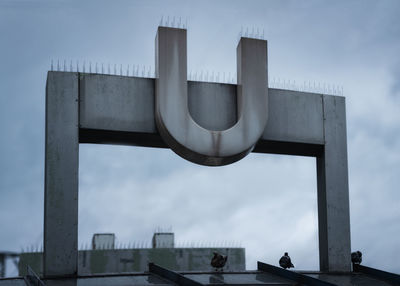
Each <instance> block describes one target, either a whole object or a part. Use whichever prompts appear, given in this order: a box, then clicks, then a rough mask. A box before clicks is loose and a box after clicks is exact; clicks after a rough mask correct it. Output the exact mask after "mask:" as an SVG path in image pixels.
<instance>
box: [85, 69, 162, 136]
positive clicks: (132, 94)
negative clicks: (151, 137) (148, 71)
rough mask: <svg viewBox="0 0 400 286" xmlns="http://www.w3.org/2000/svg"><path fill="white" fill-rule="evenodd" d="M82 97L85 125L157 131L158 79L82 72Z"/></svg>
mask: <svg viewBox="0 0 400 286" xmlns="http://www.w3.org/2000/svg"><path fill="white" fill-rule="evenodd" d="M80 100H81V104H80V122H79V123H80V126H81V127H82V128H90V129H104V130H118V131H130V132H148V133H154V132H157V130H156V126H155V121H154V80H151V79H137V78H129V77H124V76H113V77H110V76H107V75H98V74H82V75H81V76H80ZM116 127H117V129H115V128H116Z"/></svg>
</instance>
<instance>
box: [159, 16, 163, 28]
mask: <svg viewBox="0 0 400 286" xmlns="http://www.w3.org/2000/svg"><path fill="white" fill-rule="evenodd" d="M163 17H164V16H161V21H160V26H162V25H163Z"/></svg>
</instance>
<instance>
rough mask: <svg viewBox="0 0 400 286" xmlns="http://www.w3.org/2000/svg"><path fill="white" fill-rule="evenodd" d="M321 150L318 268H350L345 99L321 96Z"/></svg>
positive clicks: (348, 269)
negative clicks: (322, 111)
mask: <svg viewBox="0 0 400 286" xmlns="http://www.w3.org/2000/svg"><path fill="white" fill-rule="evenodd" d="M323 109H324V138H325V145H324V151H323V154H322V155H321V156H318V157H317V189H318V232H319V256H320V270H321V271H347V272H349V271H351V257H350V255H351V251H350V249H351V248H350V213H349V186H348V167H347V134H346V107H345V99H344V98H343V97H338V96H324V97H323Z"/></svg>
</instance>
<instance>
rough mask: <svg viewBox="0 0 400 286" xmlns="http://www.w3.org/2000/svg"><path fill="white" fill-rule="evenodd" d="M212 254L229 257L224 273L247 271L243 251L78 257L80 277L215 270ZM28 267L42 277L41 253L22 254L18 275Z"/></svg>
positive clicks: (108, 252) (113, 252) (86, 253)
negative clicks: (155, 269)
mask: <svg viewBox="0 0 400 286" xmlns="http://www.w3.org/2000/svg"><path fill="white" fill-rule="evenodd" d="M213 251H217V252H219V253H222V254H224V255H228V261H227V264H226V266H225V267H224V270H227V271H244V270H245V267H246V263H245V249H244V248H143V249H98V250H82V251H79V256H78V273H79V275H90V274H105V273H127V272H143V271H147V270H148V263H149V262H153V263H156V264H158V265H161V266H163V267H166V268H168V269H171V270H177V271H212V270H213V268H212V267H211V265H210V262H211V258H212V257H213ZM27 265H29V266H30V267H31V268H32V269H33V270H34V271H35V272H36V273H38V274H39V275H42V273H43V269H42V253H40V252H34V253H23V254H21V258H20V262H19V266H18V269H19V275H20V276H23V275H26V267H27Z"/></svg>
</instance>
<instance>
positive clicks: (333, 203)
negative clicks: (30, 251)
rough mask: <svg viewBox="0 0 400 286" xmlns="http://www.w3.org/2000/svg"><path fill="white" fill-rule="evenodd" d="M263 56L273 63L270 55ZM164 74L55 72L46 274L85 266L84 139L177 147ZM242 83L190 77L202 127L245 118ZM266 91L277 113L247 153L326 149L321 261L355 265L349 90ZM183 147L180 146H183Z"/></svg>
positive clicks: (320, 159) (271, 112)
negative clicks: (162, 106)
mask: <svg viewBox="0 0 400 286" xmlns="http://www.w3.org/2000/svg"><path fill="white" fill-rule="evenodd" d="M160 29H163V30H166V31H171V30H170V29H172V28H159V32H160ZM175 30H180V31H176V32H178V33H182V32H183V31H182V30H181V29H175ZM184 33H186V31H184ZM185 35H186V34H185ZM245 40H246V39H241V42H242V43H243V41H245ZM265 48H266V44H265ZM185 57H186V55H185ZM238 57H239V55H238ZM265 61H267V58H266V57H265ZM263 64H264V65H265V67H266V65H267V62H264V63H263ZM160 69H162V67H159V70H160ZM185 71H186V69H185ZM248 72H250V73H251V72H252V71H251V69H250V70H249V71H248ZM265 75H267V70H266V71H265ZM185 76H186V74H185ZM159 79H160V77H158V79H152V78H138V77H128V76H116V75H104V74H88V73H79V72H53V71H52V72H49V73H48V75H47V84H46V140H45V141H46V142H45V144H46V147H45V149H46V150H45V205H44V257H43V263H44V265H43V269H44V275H45V276H46V277H62V276H63V277H66V276H76V275H77V274H78V273H77V267H78V261H77V260H78V170H79V144H80V143H97V144H122V145H131V146H144V147H160V148H170V147H171V146H172V148H173V149H174V148H175V147H174V146H173V143H171V142H166V141H165V136H161V135H160V132H159V129H158V128H157V124H156V112H157V109H156V89H157V85H158V83H157V81H158V80H159ZM265 80H266V79H265ZM238 82H239V84H240V83H241V81H238ZM265 83H266V84H267V82H265ZM265 87H267V85H265ZM237 88H238V86H237V85H234V84H222V83H207V82H194V81H187V97H188V98H187V104H188V107H189V108H188V112H190V115H191V117H192V118H193V120H194V121H195V122H196V123H197V124H198V125H200V126H201V127H202V128H204V129H208V130H213V132H215V131H220V132H223V131H224V130H226V129H229V128H231V127H232V126H233V125H235V123H236V122H237V121H238V118H240V110H241V106H240V102H241V101H240V99H239V100H238V94H239V93H237ZM266 94H267V96H268V97H267V100H268V102H267V114H268V122H266V126H265V128H264V129H263V132H262V133H261V134H260V138H259V140H258V141H257V143H256V145H255V146H251V145H250V147H249V148H247V149H246V151H245V153H246V154H247V153H248V152H250V151H252V152H258V153H272V154H287V155H302V156H312V157H315V158H316V167H317V192H318V194H317V196H318V231H319V257H320V270H321V271H345V272H347V271H350V270H351V265H350V264H351V263H350V214H349V190H348V167H347V138H346V111H345V99H344V97H341V96H332V95H325V94H317V93H307V92H298V91H290V90H282V89H272V88H267V89H266ZM238 105H239V106H238ZM160 129H161V128H160ZM162 132H163V131H161V133H162ZM165 142H166V143H165ZM167 144H168V145H167ZM174 151H175V152H177V153H178V154H179V153H180V151H179V150H176V148H175V150H174ZM246 154H244V155H246ZM180 155H181V156H183V157H185V154H180ZM211 155H212V156H210V157H213V156H214V155H215V154H214V155H213V154H211ZM240 156H241V157H243V155H240ZM240 156H231V158H230V159H228V160H224V159H223V157H221V158H222V159H221V160H220V159H217V160H211V161H203V162H202V161H201V160H197V159H196V158H194V159H193V157H190V158H188V157H186V158H187V159H191V160H192V161H195V162H197V163H202V164H205V165H223V164H227V163H231V162H234V161H237V160H238V159H240V158H241V157H240ZM200 157H201V156H200ZM215 157H218V156H214V158H215ZM228 157H229V156H228ZM202 158H203V159H204V158H205V157H204V156H203V157H202ZM232 158H233V160H232ZM207 162H208V163H207ZM209 162H213V163H209Z"/></svg>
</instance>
